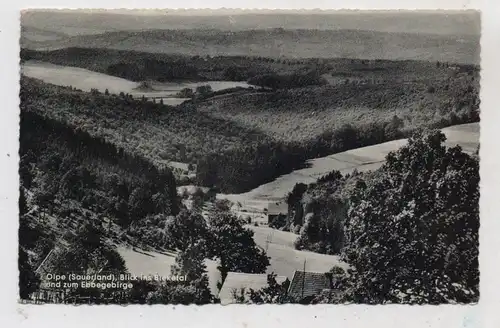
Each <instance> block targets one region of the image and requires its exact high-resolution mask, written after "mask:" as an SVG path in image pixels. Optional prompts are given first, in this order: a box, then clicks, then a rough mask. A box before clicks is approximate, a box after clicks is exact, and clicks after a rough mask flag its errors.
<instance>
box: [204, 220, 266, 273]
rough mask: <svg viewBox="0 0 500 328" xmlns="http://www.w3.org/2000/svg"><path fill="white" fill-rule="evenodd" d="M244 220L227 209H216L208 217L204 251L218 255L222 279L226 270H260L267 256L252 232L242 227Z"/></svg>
mask: <svg viewBox="0 0 500 328" xmlns="http://www.w3.org/2000/svg"><path fill="white" fill-rule="evenodd" d="M244 224H245V223H244V222H243V221H242V220H240V219H238V218H237V217H236V216H234V215H232V214H230V213H228V212H225V213H223V212H216V213H214V214H212V216H211V217H210V218H209V228H210V232H211V235H210V236H211V240H210V241H209V244H208V250H209V252H210V255H211V257H213V258H218V259H219V260H220V265H219V267H218V269H219V271H220V273H221V277H222V281H221V283H223V282H224V280H225V279H226V276H227V273H228V272H230V271H231V272H246V273H264V272H266V268H267V266H268V265H269V258H268V257H267V256H266V253H265V251H264V250H262V249H259V248H258V247H257V245H256V244H255V241H254V239H253V234H254V233H253V231H252V230H250V229H247V228H244V227H243V225H244Z"/></svg>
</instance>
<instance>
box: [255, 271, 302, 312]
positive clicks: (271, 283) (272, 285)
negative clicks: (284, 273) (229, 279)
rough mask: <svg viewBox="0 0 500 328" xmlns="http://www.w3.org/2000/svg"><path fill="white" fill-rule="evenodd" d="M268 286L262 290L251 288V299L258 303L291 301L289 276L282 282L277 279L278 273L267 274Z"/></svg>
mask: <svg viewBox="0 0 500 328" xmlns="http://www.w3.org/2000/svg"><path fill="white" fill-rule="evenodd" d="M267 285H268V286H267V287H264V288H262V289H260V290H257V291H255V290H253V289H250V300H251V302H252V303H256V304H284V303H291V301H292V300H291V299H290V297H288V295H287V292H288V286H290V280H288V278H287V279H286V280H285V281H284V282H282V283H281V284H280V283H278V282H277V281H276V274H275V273H271V274H268V275H267Z"/></svg>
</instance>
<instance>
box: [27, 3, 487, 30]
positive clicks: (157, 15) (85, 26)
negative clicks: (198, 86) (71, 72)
mask: <svg viewBox="0 0 500 328" xmlns="http://www.w3.org/2000/svg"><path fill="white" fill-rule="evenodd" d="M21 25H22V26H26V27H36V28H40V29H44V30H48V31H56V32H64V33H67V34H70V35H81V34H96V33H104V32H111V31H124V30H152V29H161V30H168V29H219V30H227V31H241V30H249V29H269V28H284V29H319V30H345V29H354V30H372V31H378V32H402V33H424V34H430V33H432V34H442V35H479V34H480V30H481V23H480V14H479V12H477V11H458V12H457V11H394V10H393V11H377V12H374V11H307V13H304V12H302V13H300V12H297V11H283V10H281V11H274V10H273V11H270V10H267V11H255V10H254V11H248V10H245V11H243V10H230V9H225V10H216V11H214V10H203V11H200V10H167V9H165V10H105V11H104V10H78V11H74V10H72V11H69V10H58V11H54V10H52V11H47V10H45V11H40V10H37V11H33V10H30V11H24V12H23V13H22V14H21Z"/></svg>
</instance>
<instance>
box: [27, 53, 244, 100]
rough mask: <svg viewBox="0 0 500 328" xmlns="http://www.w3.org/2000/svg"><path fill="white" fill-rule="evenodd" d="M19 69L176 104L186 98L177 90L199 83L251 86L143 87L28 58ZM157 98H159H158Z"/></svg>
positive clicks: (71, 83)
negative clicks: (143, 88)
mask: <svg viewBox="0 0 500 328" xmlns="http://www.w3.org/2000/svg"><path fill="white" fill-rule="evenodd" d="M21 72H22V74H24V75H25V76H28V77H31V78H35V79H39V80H42V81H44V82H46V83H51V84H54V85H60V86H71V87H73V88H76V89H80V90H82V91H86V92H89V91H91V90H92V89H97V90H99V91H100V92H102V93H104V92H105V90H106V89H107V90H108V92H109V93H112V94H119V93H120V92H123V93H128V94H130V95H132V96H133V97H134V98H140V97H142V96H145V97H146V98H150V97H155V98H162V99H163V101H164V103H165V104H169V105H174V106H175V105H178V104H181V103H182V102H184V101H186V100H188V99H189V98H179V97H176V95H177V93H178V92H179V91H181V90H182V89H184V88H190V89H192V90H196V88H197V87H199V86H202V85H209V86H210V87H211V88H212V90H213V91H220V90H224V89H229V88H235V87H241V88H249V87H252V86H251V85H249V84H248V83H245V82H234V81H203V82H182V83H175V82H169V83H160V82H152V83H151V85H150V88H148V89H147V90H142V89H140V88H139V86H140V83H138V82H133V81H129V80H126V79H123V78H120V77H116V76H111V75H107V74H103V73H98V72H93V71H90V70H87V69H83V68H78V67H71V66H62V65H54V64H50V63H45V62H40V61H27V62H25V63H24V64H23V65H22V66H21ZM158 101H159V100H158Z"/></svg>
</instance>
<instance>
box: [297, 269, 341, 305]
mask: <svg viewBox="0 0 500 328" xmlns="http://www.w3.org/2000/svg"><path fill="white" fill-rule="evenodd" d="M330 288H331V278H329V276H328V273H322V272H307V271H305V272H304V271H295V273H294V275H293V278H292V281H291V282H290V287H288V296H290V297H292V298H293V299H295V300H299V301H300V300H302V299H304V298H306V297H311V296H315V295H318V294H320V293H321V292H322V291H323V290H325V289H330Z"/></svg>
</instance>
